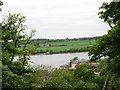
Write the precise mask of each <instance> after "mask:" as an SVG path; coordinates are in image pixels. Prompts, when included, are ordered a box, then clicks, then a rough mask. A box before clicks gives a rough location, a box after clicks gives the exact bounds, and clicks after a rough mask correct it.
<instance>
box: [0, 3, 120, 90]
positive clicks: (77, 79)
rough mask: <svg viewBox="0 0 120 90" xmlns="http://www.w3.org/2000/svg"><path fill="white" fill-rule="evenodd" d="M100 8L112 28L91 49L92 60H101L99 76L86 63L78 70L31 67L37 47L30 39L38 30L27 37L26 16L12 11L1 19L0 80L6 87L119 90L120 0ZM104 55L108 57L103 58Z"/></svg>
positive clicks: (52, 44)
mask: <svg viewBox="0 0 120 90" xmlns="http://www.w3.org/2000/svg"><path fill="white" fill-rule="evenodd" d="M100 9H103V11H101V12H100V13H99V15H100V18H102V19H104V21H105V22H107V23H108V24H109V25H110V27H111V29H110V30H109V31H108V34H106V35H104V36H103V37H101V38H100V39H99V40H98V41H97V43H95V44H94V45H93V46H92V48H91V49H90V51H89V55H90V56H91V60H90V61H91V62H99V68H98V71H99V72H100V75H96V74H95V73H94V72H95V71H94V70H93V69H92V67H91V66H89V65H87V64H82V65H77V66H76V69H75V70H72V69H69V68H65V69H52V70H48V69H46V67H45V68H44V67H43V66H42V68H41V66H37V67H35V68H33V67H30V66H29V65H28V60H29V55H30V53H31V52H33V51H34V50H35V48H31V47H28V45H31V44H29V41H30V39H31V37H32V36H33V35H34V32H35V31H34V30H32V32H31V34H30V36H26V34H24V33H23V32H24V30H26V26H25V25H24V24H23V23H24V21H25V17H24V16H21V15H20V14H11V13H9V14H8V15H7V16H5V17H4V20H3V22H2V42H1V43H2V59H1V61H2V64H1V65H0V67H2V78H3V79H2V80H0V81H2V87H3V89H5V88H8V89H10V88H12V89H36V88H46V89H50V88H56V89H61V88H62V89H63V88H70V89H73V90H74V89H76V88H79V89H91V90H93V89H98V90H99V89H100V90H101V89H102V90H119V89H120V70H119V69H120V42H119V40H120V1H119V2H111V3H110V4H108V3H103V5H102V6H101V7H100ZM22 41H24V43H23V44H22V46H20V48H19V49H18V47H19V43H21V42H22ZM93 42H94V41H93ZM66 43H68V44H66V45H73V42H72V43H71V42H68V41H66ZM70 43H71V44H70ZM74 43H75V42H74ZM76 43H77V41H76ZM84 43H85V42H84ZM59 44H60V43H58V42H56V44H55V42H54V43H51V46H54V45H58V46H59ZM36 45H38V44H36ZM61 45H63V44H61ZM89 45H91V44H89ZM73 46H74V45H73ZM15 55H18V57H19V58H18V60H17V61H14V57H15ZM101 57H106V58H104V59H101ZM72 61H73V60H71V62H72ZM71 62H70V63H71ZM48 68H49V69H50V67H48Z"/></svg>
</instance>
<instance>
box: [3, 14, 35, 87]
mask: <svg viewBox="0 0 120 90" xmlns="http://www.w3.org/2000/svg"><path fill="white" fill-rule="evenodd" d="M24 22H25V17H24V16H21V15H20V14H11V13H9V14H8V15H6V16H5V17H4V20H3V22H2V78H3V79H2V87H3V88H29V87H33V84H32V83H30V81H29V77H30V75H31V73H32V72H33V71H34V70H32V68H30V67H29V66H28V59H29V52H30V50H29V49H27V48H25V46H24V47H23V48H22V49H21V50H18V49H17V47H18V43H19V42H20V41H21V40H22V39H26V35H25V34H24V30H26V26H25V25H24V24H23V23H24ZM32 35H33V32H32V33H31V36H30V37H28V39H27V40H26V41H29V39H30V38H31V37H32ZM26 43H27V42H26ZM25 45H26V44H25ZM15 55H18V56H19V58H18V60H16V61H15V60H14V58H15Z"/></svg>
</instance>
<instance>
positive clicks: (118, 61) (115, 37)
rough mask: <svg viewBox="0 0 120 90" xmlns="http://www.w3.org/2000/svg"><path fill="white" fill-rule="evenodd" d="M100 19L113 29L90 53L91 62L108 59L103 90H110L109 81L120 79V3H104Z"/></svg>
mask: <svg viewBox="0 0 120 90" xmlns="http://www.w3.org/2000/svg"><path fill="white" fill-rule="evenodd" d="M100 9H102V11H101V12H99V15H100V18H101V19H103V20H104V22H107V23H108V24H109V26H110V27H111V30H109V31H108V34H106V35H104V36H103V37H102V38H100V39H99V40H98V41H97V43H96V44H95V45H94V46H93V47H92V49H91V50H90V51H89V55H90V56H91V61H97V60H99V61H100V60H101V57H106V58H107V59H104V60H106V62H107V63H106V64H104V65H105V66H104V65H103V66H104V69H105V70H106V73H105V76H106V80H105V83H104V86H103V90H107V89H108V84H109V81H110V79H111V78H112V77H120V74H119V73H120V71H119V68H120V67H119V66H120V42H119V40H120V1H119V2H110V3H109V4H108V3H103V5H102V6H101V7H100Z"/></svg>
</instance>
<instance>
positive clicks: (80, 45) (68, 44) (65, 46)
mask: <svg viewBox="0 0 120 90" xmlns="http://www.w3.org/2000/svg"><path fill="white" fill-rule="evenodd" d="M95 41H96V40H94V39H92V40H65V41H62V42H59V41H58V42H54V41H53V42H46V43H45V42H38V44H37V46H34V44H28V45H27V47H31V48H32V47H36V51H33V52H32V53H45V52H50V53H63V52H82V51H87V50H88V48H90V47H91V46H92V45H93V44H94V43H95Z"/></svg>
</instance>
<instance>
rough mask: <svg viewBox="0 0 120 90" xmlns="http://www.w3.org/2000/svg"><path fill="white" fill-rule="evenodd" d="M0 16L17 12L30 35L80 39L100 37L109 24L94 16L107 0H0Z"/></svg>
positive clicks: (108, 0)
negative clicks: (29, 29) (23, 19)
mask: <svg viewBox="0 0 120 90" xmlns="http://www.w3.org/2000/svg"><path fill="white" fill-rule="evenodd" d="M2 1H3V2H4V5H3V6H2V12H0V13H1V16H0V18H2V15H5V14H7V13H8V11H10V12H12V13H21V14H22V15H24V16H26V19H27V21H26V24H27V25H28V28H33V29H36V30H37V32H36V35H35V36H34V38H49V39H56V38H59V39H60V38H81V37H92V36H101V35H104V34H106V33H107V31H108V30H109V26H108V25H107V24H105V23H103V20H101V19H99V18H98V17H99V16H98V15H97V14H98V12H99V10H98V8H99V7H100V6H101V4H102V3H103V2H110V1H111V0H2Z"/></svg>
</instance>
